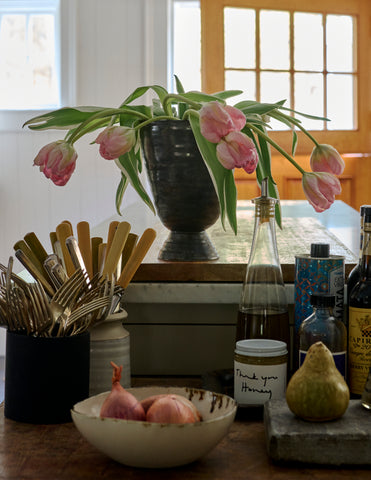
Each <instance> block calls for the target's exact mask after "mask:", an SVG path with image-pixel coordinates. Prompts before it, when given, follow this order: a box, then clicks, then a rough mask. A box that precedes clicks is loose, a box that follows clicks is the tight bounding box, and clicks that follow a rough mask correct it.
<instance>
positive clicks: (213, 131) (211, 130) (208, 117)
mask: <svg viewBox="0 0 371 480" xmlns="http://www.w3.org/2000/svg"><path fill="white" fill-rule="evenodd" d="M245 124H246V118H245V115H244V114H243V113H242V112H241V110H238V108H235V107H231V106H229V105H222V104H221V103H219V102H216V101H215V102H209V103H206V104H205V105H204V106H203V107H202V108H201V110H200V127H201V133H202V135H203V136H204V137H205V138H206V140H208V141H209V142H212V143H218V142H220V140H221V139H222V138H223V137H225V136H226V135H228V133H230V132H234V131H238V132H239V131H240V130H241V129H242V128H243V127H244V126H245Z"/></svg>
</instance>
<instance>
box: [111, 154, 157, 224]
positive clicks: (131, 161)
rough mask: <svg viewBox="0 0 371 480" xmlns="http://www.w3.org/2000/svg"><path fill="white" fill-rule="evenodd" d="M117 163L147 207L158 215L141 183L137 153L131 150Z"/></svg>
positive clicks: (117, 159)
mask: <svg viewBox="0 0 371 480" xmlns="http://www.w3.org/2000/svg"><path fill="white" fill-rule="evenodd" d="M115 163H116V165H117V166H118V167H119V169H120V170H121V172H122V173H123V174H124V175H125V177H126V178H127V180H128V181H129V182H130V184H131V186H132V187H133V188H134V190H135V191H136V192H137V194H138V195H139V196H140V198H141V199H142V200H143V201H144V203H145V204H146V205H148V206H149V208H150V209H151V210H152V212H153V213H154V214H155V215H156V209H155V207H154V206H153V203H152V200H151V199H150V197H149V195H148V194H147V192H146V190H145V188H144V187H143V185H142V182H141V181H140V178H139V172H138V164H137V158H136V155H135V153H134V152H133V151H132V150H130V152H128V153H126V154H125V155H121V156H120V157H119V158H116V159H115Z"/></svg>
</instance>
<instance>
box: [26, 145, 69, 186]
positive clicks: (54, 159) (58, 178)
mask: <svg viewBox="0 0 371 480" xmlns="http://www.w3.org/2000/svg"><path fill="white" fill-rule="evenodd" d="M76 160H77V153H76V151H75V149H74V148H73V146H72V145H71V144H69V143H67V142H66V141H64V140H58V141H56V142H52V143H49V144H48V145H45V147H43V148H42V149H41V150H40V151H39V153H38V154H37V155H36V157H35V160H34V165H37V166H39V167H40V172H43V174H44V175H45V176H46V178H50V179H51V181H52V182H53V183H55V185H58V186H63V185H65V184H66V183H67V182H68V180H69V179H70V177H71V175H72V173H73V171H74V170H75V167H76Z"/></svg>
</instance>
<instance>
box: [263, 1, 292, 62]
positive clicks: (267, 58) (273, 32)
mask: <svg viewBox="0 0 371 480" xmlns="http://www.w3.org/2000/svg"><path fill="white" fill-rule="evenodd" d="M289 25H290V17H289V13H288V12H281V11H273V10H262V11H261V13H260V67H261V68H269V69H275V70H288V69H289V67H290V49H289V41H290V28H289Z"/></svg>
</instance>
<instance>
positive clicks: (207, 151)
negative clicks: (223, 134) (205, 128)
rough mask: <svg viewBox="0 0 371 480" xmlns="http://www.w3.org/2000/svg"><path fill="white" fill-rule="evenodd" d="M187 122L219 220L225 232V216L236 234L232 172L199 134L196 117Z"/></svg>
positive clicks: (235, 197)
mask: <svg viewBox="0 0 371 480" xmlns="http://www.w3.org/2000/svg"><path fill="white" fill-rule="evenodd" d="M189 122H190V124H191V127H192V131H193V135H194V137H195V140H196V143H197V146H198V148H199V150H200V153H201V155H202V158H203V159H204V162H205V165H206V166H207V168H208V170H209V173H210V176H211V179H212V181H213V184H214V187H215V191H216V194H217V196H218V199H219V205H220V218H221V222H222V225H223V228H224V230H226V225H225V217H226V215H227V218H228V222H229V224H230V226H231V228H232V230H233V231H234V233H235V234H237V220H236V214H235V212H236V206H237V195H236V193H235V192H236V186H235V185H234V187H232V185H231V183H233V184H234V182H231V177H230V176H231V175H232V177H233V172H232V171H231V170H227V169H226V168H224V167H223V165H222V164H221V163H220V162H219V161H218V160H217V158H216V145H215V144H214V143H210V142H208V141H207V140H206V139H205V137H204V136H203V135H202V134H201V131H200V122H199V118H198V116H196V115H190V116H189ZM233 212H234V213H233Z"/></svg>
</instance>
